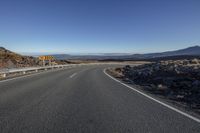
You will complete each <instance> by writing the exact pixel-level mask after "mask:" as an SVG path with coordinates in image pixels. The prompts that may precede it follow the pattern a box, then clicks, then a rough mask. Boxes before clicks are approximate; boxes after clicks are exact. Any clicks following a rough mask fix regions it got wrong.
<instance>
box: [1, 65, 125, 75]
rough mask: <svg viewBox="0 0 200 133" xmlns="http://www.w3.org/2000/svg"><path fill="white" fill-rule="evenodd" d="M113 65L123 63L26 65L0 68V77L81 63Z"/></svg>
mask: <svg viewBox="0 0 200 133" xmlns="http://www.w3.org/2000/svg"><path fill="white" fill-rule="evenodd" d="M105 64H107V65H113V64H115V65H116V64H118V65H119V64H123V63H82V64H66V65H53V66H45V67H27V68H12V69H2V70H1V69H0V77H4V78H5V77H7V76H8V75H9V74H12V73H22V74H26V73H27V72H31V71H35V72H38V71H39V70H48V69H54V68H65V67H74V66H83V65H105Z"/></svg>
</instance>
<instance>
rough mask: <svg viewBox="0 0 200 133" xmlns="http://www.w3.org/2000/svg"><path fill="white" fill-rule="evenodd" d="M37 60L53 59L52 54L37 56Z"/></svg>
mask: <svg viewBox="0 0 200 133" xmlns="http://www.w3.org/2000/svg"><path fill="white" fill-rule="evenodd" d="M38 58H39V60H55V58H54V57H53V56H39V57H38Z"/></svg>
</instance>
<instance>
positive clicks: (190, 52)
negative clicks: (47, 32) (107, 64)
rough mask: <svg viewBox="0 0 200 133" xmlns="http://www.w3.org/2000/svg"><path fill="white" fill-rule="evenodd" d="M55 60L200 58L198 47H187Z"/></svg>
mask: <svg viewBox="0 0 200 133" xmlns="http://www.w3.org/2000/svg"><path fill="white" fill-rule="evenodd" d="M53 56H54V57H55V58H56V59H60V60H64V59H79V60H109V59H110V60H112V59H113V60H143V59H154V58H163V57H175V56H176V57H177V56H184V57H185V56H200V46H193V47H188V48H185V49H180V50H175V51H167V52H161V53H147V54H130V55H128V54H124V55H122V54H116V53H115V54H112V53H110V54H102V55H69V54H56V55H53Z"/></svg>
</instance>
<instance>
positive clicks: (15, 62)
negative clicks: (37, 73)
mask: <svg viewBox="0 0 200 133" xmlns="http://www.w3.org/2000/svg"><path fill="white" fill-rule="evenodd" d="M37 64H38V60H37V59H36V58H34V57H29V56H22V55H19V54H17V53H14V52H12V51H9V50H7V49H5V48H3V47H0V68H14V67H29V66H37Z"/></svg>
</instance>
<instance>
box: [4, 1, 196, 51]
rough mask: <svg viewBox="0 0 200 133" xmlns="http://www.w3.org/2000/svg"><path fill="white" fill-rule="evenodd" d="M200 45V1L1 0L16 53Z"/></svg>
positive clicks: (8, 37)
mask: <svg viewBox="0 0 200 133" xmlns="http://www.w3.org/2000/svg"><path fill="white" fill-rule="evenodd" d="M199 44H200V1H199V0H0V45H1V46H3V47H6V48H8V49H10V50H13V51H16V52H28V53H29V52H30V53H32V52H49V53H149V52H158V51H166V50H174V49H179V48H184V47H188V46H192V45H199Z"/></svg>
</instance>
